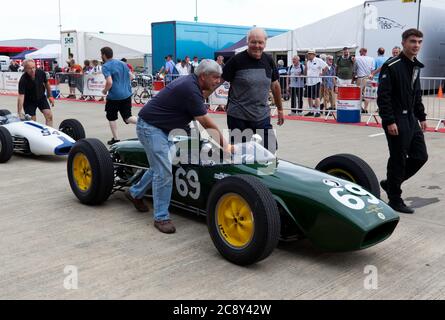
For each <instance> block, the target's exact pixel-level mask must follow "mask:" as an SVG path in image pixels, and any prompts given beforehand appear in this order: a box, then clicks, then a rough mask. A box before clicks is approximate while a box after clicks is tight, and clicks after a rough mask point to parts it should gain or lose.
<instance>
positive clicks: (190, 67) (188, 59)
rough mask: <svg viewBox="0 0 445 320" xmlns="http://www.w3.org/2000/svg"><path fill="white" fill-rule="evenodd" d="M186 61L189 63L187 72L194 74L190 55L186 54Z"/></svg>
mask: <svg viewBox="0 0 445 320" xmlns="http://www.w3.org/2000/svg"><path fill="white" fill-rule="evenodd" d="M185 62H186V63H187V72H188V74H192V64H191V62H190V57H189V56H185Z"/></svg>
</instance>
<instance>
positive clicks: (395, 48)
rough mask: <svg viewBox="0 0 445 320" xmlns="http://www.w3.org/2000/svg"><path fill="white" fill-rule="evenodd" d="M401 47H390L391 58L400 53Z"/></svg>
mask: <svg viewBox="0 0 445 320" xmlns="http://www.w3.org/2000/svg"><path fill="white" fill-rule="evenodd" d="M401 50H402V49H400V47H394V48H393V49H392V56H393V58H395V57H398V56H399V55H400V52H401Z"/></svg>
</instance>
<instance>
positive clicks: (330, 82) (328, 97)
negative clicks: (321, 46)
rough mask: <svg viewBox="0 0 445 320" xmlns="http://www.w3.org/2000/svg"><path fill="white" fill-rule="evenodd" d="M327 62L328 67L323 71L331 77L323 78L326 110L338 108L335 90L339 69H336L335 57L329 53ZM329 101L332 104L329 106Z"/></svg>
mask: <svg viewBox="0 0 445 320" xmlns="http://www.w3.org/2000/svg"><path fill="white" fill-rule="evenodd" d="M326 62H327V64H328V68H327V70H326V71H325V72H324V73H323V75H324V76H326V77H329V78H323V87H324V91H323V94H324V96H323V101H324V104H325V110H335V108H336V99H335V93H336V92H335V91H336V88H337V79H336V78H335V75H336V73H337V70H336V69H335V65H334V57H333V56H331V55H328V56H327V57H326ZM328 102H329V104H330V107H329V108H328Z"/></svg>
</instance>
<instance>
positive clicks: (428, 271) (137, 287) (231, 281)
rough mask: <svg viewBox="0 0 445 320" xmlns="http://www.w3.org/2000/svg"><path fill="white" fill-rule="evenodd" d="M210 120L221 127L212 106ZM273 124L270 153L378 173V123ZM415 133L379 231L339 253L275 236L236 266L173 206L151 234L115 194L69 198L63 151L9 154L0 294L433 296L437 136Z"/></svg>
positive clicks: (90, 109) (2, 199)
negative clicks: (169, 225)
mask: <svg viewBox="0 0 445 320" xmlns="http://www.w3.org/2000/svg"><path fill="white" fill-rule="evenodd" d="M15 106H16V98H14V97H5V96H0V108H1V109H3V108H7V109H10V110H12V111H13V110H15ZM137 110H138V109H134V111H135V112H137ZM54 111H55V123H56V124H57V125H58V124H59V123H60V122H61V121H62V120H63V119H66V118H73V117H74V118H77V119H79V120H80V121H81V122H82V123H83V124H84V126H85V128H86V132H87V135H88V136H89V137H97V138H99V139H101V140H102V141H104V142H105V141H107V140H108V139H109V138H110V137H111V136H110V133H109V128H108V125H107V122H106V121H105V117H104V112H103V106H102V105H98V104H88V103H76V102H58V103H57V107H56V108H55V109H54ZM214 118H215V119H216V120H217V122H218V123H219V124H220V125H222V126H223V125H224V121H225V118H224V116H222V115H215V116H214ZM39 119H40V120H42V117H41V116H40V117H39ZM119 130H120V134H121V135H120V137H121V138H122V139H125V138H131V137H134V136H135V133H134V131H135V129H134V127H132V126H125V125H123V124H122V123H120V124H119ZM278 133H279V143H280V150H279V155H280V157H281V158H284V159H287V160H291V161H294V162H297V163H301V164H304V165H307V166H311V167H314V166H315V165H316V164H317V162H318V161H319V160H321V159H322V158H323V157H326V156H329V155H332V154H334V153H343V152H347V153H354V154H356V155H358V156H360V157H363V158H364V159H365V160H366V161H368V162H369V164H370V165H371V166H372V167H373V168H374V170H375V171H376V173H377V175H378V177H379V178H381V177H383V176H384V174H385V166H386V160H387V154H388V151H387V147H386V141H385V137H384V136H383V135H379V133H381V129H378V128H369V127H355V126H346V125H333V124H323V123H309V122H301V121H288V122H286V124H285V126H284V127H283V128H279V129H278ZM426 138H427V143H428V147H429V152H430V162H429V163H428V165H427V166H426V167H425V168H424V169H423V170H422V172H421V174H419V175H417V176H416V177H415V178H413V179H412V180H411V181H409V182H408V183H406V185H405V186H404V190H405V197H406V198H407V200H408V201H407V202H408V203H409V204H412V205H413V206H414V207H416V208H417V213H416V214H415V215H413V216H402V217H401V222H400V224H399V226H398V228H397V229H396V232H395V234H394V235H393V236H392V237H391V238H390V239H389V240H387V241H386V242H384V243H382V244H380V245H378V246H376V247H373V248H371V249H368V250H365V251H361V252H354V253H342V254H328V253H323V252H321V251H319V250H317V249H316V248H314V247H313V246H312V245H311V244H310V243H308V242H306V241H301V242H293V243H286V244H280V246H279V247H278V248H277V249H276V250H275V251H274V252H273V254H272V255H271V256H270V257H269V258H268V259H266V260H265V261H262V262H261V263H259V264H257V265H254V266H251V267H248V268H241V267H238V266H235V265H232V264H230V263H229V262H227V261H226V260H224V259H223V258H221V257H220V256H219V254H218V253H217V251H216V249H215V248H214V246H213V244H212V242H211V240H210V237H209V235H208V232H207V227H206V224H205V221H204V220H203V219H199V218H194V217H190V216H188V215H186V214H174V215H173V219H174V222H175V224H176V226H177V229H178V232H177V234H175V235H172V236H168V235H163V234H161V233H159V232H158V231H157V230H155V229H154V227H153V226H152V217H151V214H140V213H137V212H135V210H134V208H133V207H132V205H131V204H130V203H129V202H128V201H126V200H125V198H124V196H123V195H121V194H117V195H113V196H112V197H111V198H110V200H109V201H108V202H107V203H106V204H105V205H103V206H100V207H86V206H83V205H81V204H80V203H79V202H78V201H77V199H76V198H75V197H74V195H73V193H72V192H71V190H70V188H69V184H68V180H67V177H66V159H63V158H62V159H57V158H51V157H40V158H29V157H22V156H16V155H15V156H13V158H12V159H11V161H10V162H9V163H7V164H2V165H0V239H1V241H0V257H1V259H0V299H40V298H43V299H58V298H61V299H84V298H85V299H444V298H445V269H444V268H443V266H444V265H445V213H444V209H443V208H444V201H445V191H444V190H445V179H444V176H445V166H444V163H445V153H444V150H445V148H444V147H445V135H444V134H441V133H427V134H426ZM67 266H75V267H77V268H78V280H79V287H78V289H77V290H71V291H69V290H66V289H65V288H64V281H65V277H66V276H67V275H69V274H72V273H70V269H67V270H65V268H66V267H67ZM366 266H375V267H377V270H378V289H377V290H366V289H365V288H364V282H365V279H366V275H365V273H364V271H365V267H366ZM64 271H67V274H65V273H64ZM65 284H66V283H65Z"/></svg>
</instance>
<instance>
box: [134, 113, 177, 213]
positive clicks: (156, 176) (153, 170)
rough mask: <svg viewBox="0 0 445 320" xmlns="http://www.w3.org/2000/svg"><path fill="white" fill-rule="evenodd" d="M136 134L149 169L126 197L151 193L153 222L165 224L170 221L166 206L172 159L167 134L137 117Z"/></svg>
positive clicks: (170, 187) (172, 146)
mask: <svg viewBox="0 0 445 320" xmlns="http://www.w3.org/2000/svg"><path fill="white" fill-rule="evenodd" d="M136 133H137V135H138V138H139V141H140V142H141V143H142V145H143V146H144V149H145V152H146V153H147V158H148V162H149V164H150V169H148V170H147V171H146V172H145V174H144V175H143V176H142V178H141V180H140V181H139V182H138V183H137V184H135V185H133V186H132V187H131V188H130V194H131V196H132V197H133V198H135V199H142V198H143V197H144V196H145V194H146V193H147V191H148V190H150V189H152V190H153V206H154V219H155V220H156V221H165V220H169V219H170V213H169V211H168V207H169V206H170V199H171V195H172V189H173V174H172V156H171V153H170V150H171V149H172V148H174V144H173V142H171V141H169V140H168V135H167V134H166V133H165V132H164V131H162V130H161V129H158V128H156V127H154V126H151V125H149V124H148V123H147V122H145V121H144V120H142V119H141V118H139V120H138V123H137V126H136Z"/></svg>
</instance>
